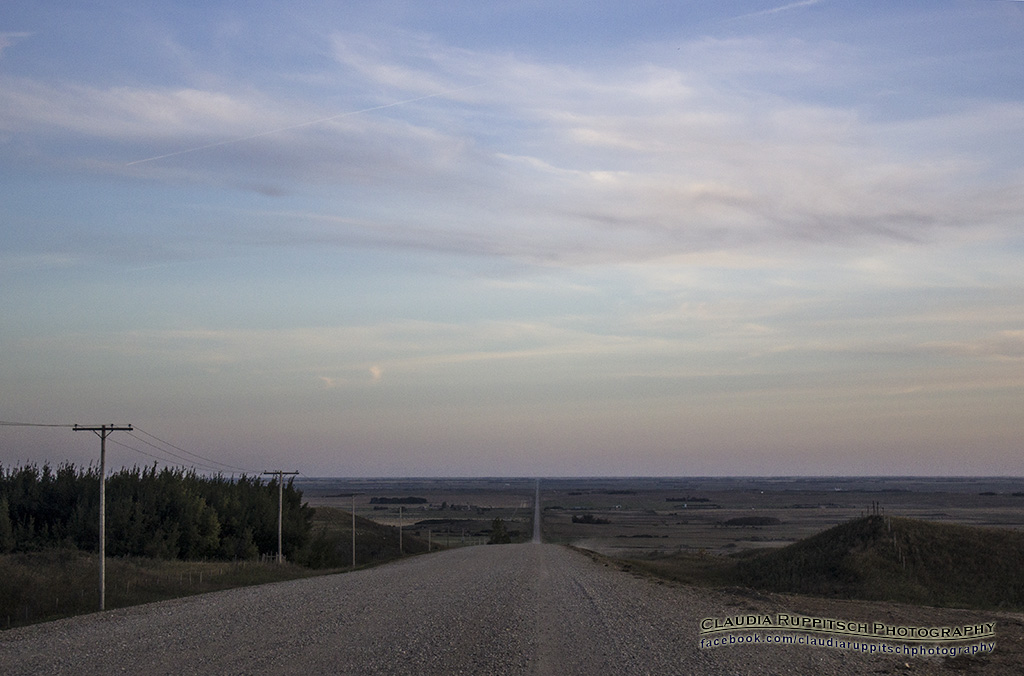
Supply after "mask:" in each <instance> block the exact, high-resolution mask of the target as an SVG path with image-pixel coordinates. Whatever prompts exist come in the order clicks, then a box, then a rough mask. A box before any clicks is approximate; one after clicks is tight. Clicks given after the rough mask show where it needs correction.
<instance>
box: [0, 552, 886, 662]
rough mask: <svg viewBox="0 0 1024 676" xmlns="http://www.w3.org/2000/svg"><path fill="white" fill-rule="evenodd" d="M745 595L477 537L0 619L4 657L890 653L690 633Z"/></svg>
mask: <svg viewBox="0 0 1024 676" xmlns="http://www.w3.org/2000/svg"><path fill="white" fill-rule="evenodd" d="M752 603H753V605H751V604H752ZM757 603H758V602H756V601H752V600H751V599H750V598H747V597H743V596H737V595H735V594H732V595H730V593H728V592H718V591H712V590H703V589H696V588H690V587H673V586H668V585H662V584H657V583H656V582H652V581H650V580H648V579H643V578H640V577H637V576H634V575H632V574H630V573H625V572H622V571H620V570H618V569H615V568H612V567H608V566H604V565H602V564H601V563H599V562H596V561H594V560H592V559H591V558H590V557H588V556H586V555H584V554H581V553H579V552H576V551H573V550H571V549H569V548H566V547H562V546H559V545H551V544H539V543H530V544H518V545H493V546H487V545H480V546H475V547H466V548H461V549H453V550H447V551H442V552H437V553H433V554H427V555H421V556H415V557H410V558H407V559H403V560H400V561H397V562H394V563H390V564H387V565H382V566H379V567H376V568H370V569H366V570H360V571H355V572H352V573H343V574H337V575H329V576H324V577H318V578H309V579H305V580H295V581H290V582H282V583H276V584H269V585H263V586H259V587H248V588H242V589H233V590H229V591H223V592H215V593H211V594H204V595H200V596H192V597H188V598H184V599H177V600H173V601H166V602H161V603H153V604H148V605H144V606H136V607H133V608H124V609H118V610H111V611H106V612H102V613H95V614H92V615H85V616H80V617H74V618H68V619H64V620H59V621H56V622H50V623H46V624H40V625H35V626H30V627H24V628H20V629H12V630H8V631H6V632H2V633H0V672H2V673H4V674H6V675H8V676H12V675H15V674H82V675H89V674H93V675H100V674H103V675H107V674H113V673H126V674H307V675H308V674H332V675H333V674H425V675H438V676H440V675H442V674H443V675H446V676H447V675H449V674H486V675H488V676H501V675H504V674H557V675H558V676H566V675H572V674H587V675H588V676H594V675H599V674H616V675H619V674H729V675H735V674H759V675H760V674H780V675H781V674H812V673H813V674H856V673H871V672H874V671H877V670H878V669H880V668H884V667H885V666H891V665H889V664H888V663H889V662H893V661H892V660H885V659H882V658H880V657H879V656H877V655H875V656H872V657H868V656H865V655H859V654H853V653H849V652H843V651H837V650H827V649H820V648H807V647H795V646H786V647H781V646H771V647H766V646H763V645H762V646H743V647H736V646H731V647H723V648H714V649H705V650H702V649H701V648H700V647H699V638H698V629H699V625H698V623H699V621H700V619H701V618H704V617H723V616H727V615H736V614H740V613H743V612H753V611H754V610H755V609H756V606H757ZM760 610H761V611H764V612H767V611H768V608H767V607H763V608H760ZM893 664H895V662H893Z"/></svg>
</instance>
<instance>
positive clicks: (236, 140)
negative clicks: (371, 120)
mask: <svg viewBox="0 0 1024 676" xmlns="http://www.w3.org/2000/svg"><path fill="white" fill-rule="evenodd" d="M482 86H483V83H481V84H475V85H470V86H468V87H459V88H457V89H447V90H445V91H443V92H437V93H436V94H427V95H426V96H417V97H416V98H413V99H405V100H404V101H395V102H393V103H385V104H384V105H382V106H372V107H370V108H363V109H361V110H350V111H348V112H346V113H338V114H337V115H331V116H330V117H322V118H320V119H319V120H310V121H309V122H300V123H299V124H293V125H291V126H289V127H280V128H278V129H271V130H269V131H261V132H260V133H258V134H252V135H251V136H243V137H241V138H233V139H228V140H227V141H217V142H216V143H207V144H206V145H202V146H196V147H194V148H186V149H185V150H176V151H174V152H173V153H165V154H163V155H154V156H153V157H147V158H145V159H142V160H133V161H131V162H129V163H127V164H126V165H125V166H126V167H130V166H132V165H133V164H143V163H145V162H155V161H157V160H162V159H165V158H168V157H175V156H176V155H185V154H187V153H194V152H196V151H199V150H206V149H208V148H217V147H220V146H226V145H231V144H232V143H241V142H242V141H251V140H252V139H254V138H260V137H261V136H270V135H271V134H279V133H281V132H283V131H291V130H292V129H301V128H302V127H311V126H313V125H314V124H323V123H324V122H330V121H331V120H338V119H341V118H343V117H350V116H352V115H362V114H363V113H370V112H373V111H375V110H383V109H385V108H394V107H395V106H402V105H405V104H407V103H415V102H416V101H425V100H426V99H433V98H437V97H438V96H446V95H448V94H454V93H455V92H462V91H465V90H467V89H474V88H475V87H482Z"/></svg>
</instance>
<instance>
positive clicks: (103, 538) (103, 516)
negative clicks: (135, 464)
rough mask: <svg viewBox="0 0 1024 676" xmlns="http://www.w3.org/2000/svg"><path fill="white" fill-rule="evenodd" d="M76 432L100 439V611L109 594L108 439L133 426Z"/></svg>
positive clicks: (79, 426) (79, 428)
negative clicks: (90, 433)
mask: <svg viewBox="0 0 1024 676" xmlns="http://www.w3.org/2000/svg"><path fill="white" fill-rule="evenodd" d="M72 430H73V431H75V432H95V433H96V436H98V437H99V438H100V610H103V609H104V606H105V605H106V593H107V437H108V436H110V433H111V432H131V431H132V426H131V425H122V426H120V427H118V426H115V425H99V426H96V425H91V426H88V427H83V426H81V425H75V426H74V427H73V428H72Z"/></svg>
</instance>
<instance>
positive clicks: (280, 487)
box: [263, 469, 298, 564]
mask: <svg viewBox="0 0 1024 676" xmlns="http://www.w3.org/2000/svg"><path fill="white" fill-rule="evenodd" d="M263 473H264V474H276V475H277V562H278V564H281V563H284V554H283V550H282V549H281V523H282V521H283V520H284V475H285V474H288V475H292V476H294V475H296V474H298V472H285V471H283V470H279V469H276V470H273V471H271V472H267V471H264V472H263Z"/></svg>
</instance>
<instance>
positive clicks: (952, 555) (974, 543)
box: [618, 515, 1024, 610]
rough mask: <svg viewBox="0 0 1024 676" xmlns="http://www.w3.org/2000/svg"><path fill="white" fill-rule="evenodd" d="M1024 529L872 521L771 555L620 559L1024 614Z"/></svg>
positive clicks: (711, 582)
mask: <svg viewBox="0 0 1024 676" xmlns="http://www.w3.org/2000/svg"><path fill="white" fill-rule="evenodd" d="M1022 560H1024V533H1019V532H1017V531H1011V530H1004V529H998V528H979V527H973V526H963V525H955V524H939V523H932V522H927V521H920V520H916V519H906V518H897V517H883V516H877V515H872V516H867V517H863V518H860V519H856V520H854V521H850V522H848V523H845V524H841V525H839V526H836V527H834V528H830V529H828V530H826V531H824V532H822V533H819V534H818V535H815V536H812V537H810V538H806V539H804V540H800V541H799V542H796V543H793V544H791V545H789V546H787V547H782V548H780V549H777V550H773V551H768V552H765V551H753V552H745V553H740V554H735V555H731V556H720V555H712V554H708V553H705V552H697V553H679V554H672V555H668V556H656V557H651V558H646V559H639V560H635V559H630V560H624V559H620V560H618V562H619V565H621V566H622V567H624V568H626V569H628V570H633V571H635V572H639V573H644V574H648V575H652V576H656V577H660V578H664V579H668V580H673V581H677V582H682V583H685V584H693V585H703V586H737V585H738V586H744V587H751V588H755V589H762V590H767V591H775V592H784V593H794V594H806V595H812V596H824V597H828V598H843V599H862V600H867V601H897V602H903V603H913V604H917V605H930V606H940V607H959V608H976V609H989V610H991V609H1001V610H1022V609H1024V577H1022V576H1021V574H1020V562H1021V561H1022Z"/></svg>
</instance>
